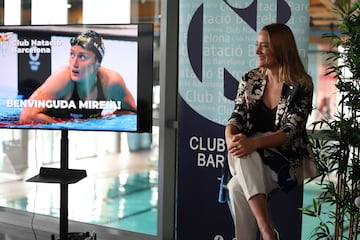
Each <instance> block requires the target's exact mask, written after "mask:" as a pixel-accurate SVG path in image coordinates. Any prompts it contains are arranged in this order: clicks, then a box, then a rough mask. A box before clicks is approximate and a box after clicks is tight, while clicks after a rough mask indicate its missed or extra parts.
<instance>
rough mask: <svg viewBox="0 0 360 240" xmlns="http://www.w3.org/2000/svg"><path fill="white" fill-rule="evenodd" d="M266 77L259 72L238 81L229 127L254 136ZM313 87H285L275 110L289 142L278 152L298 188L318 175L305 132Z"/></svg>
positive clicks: (276, 122) (278, 121)
mask: <svg viewBox="0 0 360 240" xmlns="http://www.w3.org/2000/svg"><path fill="white" fill-rule="evenodd" d="M266 81H267V77H266V76H263V74H261V72H260V69H258V68H256V69H253V70H251V71H249V72H248V73H246V74H245V75H244V76H243V77H242V79H241V80H240V81H239V87H238V91H237V95H236V99H235V107H234V110H233V112H232V114H231V117H230V118H229V120H228V123H227V124H232V125H234V126H236V127H237V128H238V129H239V130H240V132H242V133H245V134H247V135H251V134H253V131H252V127H253V122H254V119H253V115H254V114H253V113H254V111H255V109H256V107H257V106H258V104H260V102H261V101H262V96H263V93H264V90H265V85H266ZM312 95H313V87H311V88H308V89H306V88H304V87H303V86H300V85H295V86H289V85H286V84H284V86H283V89H282V94H281V97H280V101H279V104H278V107H277V110H276V119H275V126H276V127H275V128H276V130H280V129H281V130H283V131H284V132H285V134H286V136H287V141H286V142H285V143H284V144H283V145H282V146H280V147H278V148H277V150H278V151H279V152H280V153H281V154H283V155H284V156H285V157H286V158H287V159H288V160H289V161H290V166H291V171H292V172H293V174H294V176H295V177H296V180H297V182H298V184H302V183H303V180H304V179H306V178H309V177H315V176H317V175H318V171H317V168H316V164H315V160H314V155H313V152H312V149H311V145H310V143H309V138H308V136H307V132H306V123H307V120H308V117H309V114H310V113H311V110H312Z"/></svg>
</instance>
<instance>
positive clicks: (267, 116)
mask: <svg viewBox="0 0 360 240" xmlns="http://www.w3.org/2000/svg"><path fill="white" fill-rule="evenodd" d="M276 110H277V107H276V108H274V109H269V108H268V107H267V106H266V105H265V104H264V102H263V101H260V104H259V105H258V107H257V108H256V109H255V111H254V115H253V116H254V126H253V128H252V131H253V132H270V131H274V130H275V117H276Z"/></svg>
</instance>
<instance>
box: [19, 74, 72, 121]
mask: <svg viewBox="0 0 360 240" xmlns="http://www.w3.org/2000/svg"><path fill="white" fill-rule="evenodd" d="M69 83H70V74H69V72H68V69H67V68H64V69H61V71H58V72H56V73H54V74H52V75H50V76H49V77H48V78H47V79H46V81H45V82H44V83H43V84H42V85H41V86H40V87H39V88H38V89H36V90H35V92H34V93H33V94H32V95H31V96H30V98H29V99H28V101H40V100H53V99H59V98H60V97H61V96H63V95H65V92H66V91H68V90H69ZM46 112H47V109H46V108H41V107H30V106H28V107H25V108H24V109H23V110H22V111H21V114H20V123H21V124H26V123H33V122H56V120H54V119H53V118H52V117H50V116H48V115H47V114H46Z"/></svg>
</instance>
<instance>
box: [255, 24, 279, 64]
mask: <svg viewBox="0 0 360 240" xmlns="http://www.w3.org/2000/svg"><path fill="white" fill-rule="evenodd" d="M256 55H257V56H258V59H257V65H258V67H265V68H272V67H274V66H276V59H275V56H274V53H273V51H272V49H271V46H270V38H269V33H268V32H267V31H260V33H259V35H258V37H257V40H256Z"/></svg>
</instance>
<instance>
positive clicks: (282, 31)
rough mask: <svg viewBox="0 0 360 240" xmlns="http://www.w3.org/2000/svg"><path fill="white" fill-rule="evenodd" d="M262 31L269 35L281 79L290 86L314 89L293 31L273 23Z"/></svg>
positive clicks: (283, 25) (285, 26)
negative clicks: (298, 85)
mask: <svg viewBox="0 0 360 240" xmlns="http://www.w3.org/2000/svg"><path fill="white" fill-rule="evenodd" d="M261 30H262V31H266V32H268V34H269V38H270V47H271V49H272V51H273V53H274V56H275V59H276V61H277V63H278V64H279V79H283V80H284V83H286V84H287V85H290V86H292V85H297V84H300V85H302V86H304V87H305V88H310V87H312V79H311V77H310V76H309V74H307V72H306V71H305V67H304V65H303V62H302V60H301V58H300V55H299V52H298V48H297V46H296V42H295V37H294V35H293V33H292V31H291V29H290V28H289V27H288V26H287V25H285V24H282V23H273V24H270V25H266V26H264V27H263V28H262V29H261ZM263 71H264V72H265V71H266V69H263Z"/></svg>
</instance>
